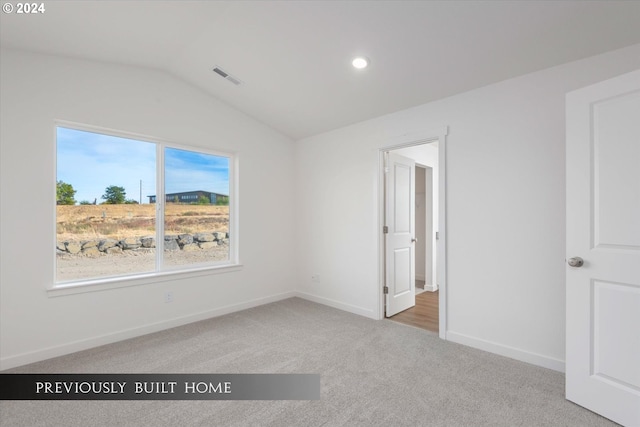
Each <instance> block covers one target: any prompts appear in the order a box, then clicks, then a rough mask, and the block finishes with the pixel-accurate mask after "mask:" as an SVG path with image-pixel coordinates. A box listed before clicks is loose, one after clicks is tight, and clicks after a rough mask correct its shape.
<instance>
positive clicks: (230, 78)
mask: <svg viewBox="0 0 640 427" xmlns="http://www.w3.org/2000/svg"><path fill="white" fill-rule="evenodd" d="M213 72H214V73H216V74H217V75H219V76H220V77H222V78H223V79H225V80H228V81H230V82H231V83H233V84H234V85H236V86H240V85H241V84H242V81H240V79H237V78H236V77H233V76H232V75H230V74H229V73H227V72H226V71H224V70H223V69H222V68H220V67H214V69H213Z"/></svg>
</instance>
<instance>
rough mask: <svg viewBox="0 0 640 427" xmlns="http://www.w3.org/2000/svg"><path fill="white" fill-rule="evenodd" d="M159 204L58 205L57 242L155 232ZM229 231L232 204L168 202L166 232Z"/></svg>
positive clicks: (114, 237)
mask: <svg viewBox="0 0 640 427" xmlns="http://www.w3.org/2000/svg"><path fill="white" fill-rule="evenodd" d="M155 209H156V205H151V204H143V205H80V206H64V205H60V206H56V232H57V240H58V241H66V240H74V241H78V240H90V239H96V238H100V239H101V238H111V239H123V238H126V237H140V236H148V235H153V234H154V233H155ZM213 231H223V232H228V231H229V207H228V206H212V205H182V204H173V203H167V205H166V210H165V234H183V233H199V232H213Z"/></svg>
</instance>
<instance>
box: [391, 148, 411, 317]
mask: <svg viewBox="0 0 640 427" xmlns="http://www.w3.org/2000/svg"><path fill="white" fill-rule="evenodd" d="M385 157H386V162H385V174H384V175H385V224H386V234H385V259H386V261H385V270H386V271H385V282H386V289H385V290H386V292H387V294H386V311H385V313H386V316H387V317H390V316H393V315H394V314H397V313H399V312H401V311H403V310H406V309H408V308H411V307H413V306H414V305H416V295H415V286H416V270H415V209H414V206H415V185H416V176H415V162H414V161H413V160H412V159H409V158H407V157H403V156H400V155H399V154H395V153H393V152H389V153H387V154H386V156H385Z"/></svg>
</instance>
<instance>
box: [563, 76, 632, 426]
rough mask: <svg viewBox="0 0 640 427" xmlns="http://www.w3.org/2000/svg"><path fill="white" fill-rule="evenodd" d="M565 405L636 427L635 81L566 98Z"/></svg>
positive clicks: (604, 85)
mask: <svg viewBox="0 0 640 427" xmlns="http://www.w3.org/2000/svg"><path fill="white" fill-rule="evenodd" d="M566 161H567V211H566V215H567V258H568V259H569V258H571V257H581V258H584V263H583V265H582V266H575V267H571V266H567V274H566V286H567V289H566V290H567V302H566V303H567V311H566V315H567V334H566V345H567V348H566V395H567V399H569V400H571V401H573V402H575V403H577V404H579V405H582V406H584V407H586V408H588V409H590V410H592V411H595V412H597V413H599V414H601V415H603V416H605V417H607V418H610V419H612V420H613V421H615V422H618V423H621V424H623V425H628V426H637V425H640V363H638V361H639V360H640V329H639V325H640V71H636V72H633V73H629V74H625V75H623V76H620V77H618V78H615V79H611V80H607V81H605V82H602V83H599V84H596V85H593V86H589V87H587V88H584V89H581V90H578V91H575V92H572V93H570V94H568V95H567V159H566Z"/></svg>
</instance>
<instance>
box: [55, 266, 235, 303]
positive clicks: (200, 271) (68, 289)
mask: <svg viewBox="0 0 640 427" xmlns="http://www.w3.org/2000/svg"><path fill="white" fill-rule="evenodd" d="M242 268H243V266H242V264H225V265H214V266H199V267H194V268H191V269H188V270H187V269H181V270H177V271H163V272H159V273H158V272H152V273H143V274H137V275H135V276H118V277H109V278H103V279H93V280H83V281H77V282H69V283H61V284H57V285H54V286H53V287H51V288H48V289H47V296H48V297H49V298H54V297H59V296H64V295H74V294H81V293H85V292H98V291H106V290H109V289H117V288H125V287H129V286H139V285H148V284H151V283H158V282H166V281H169V280H179V279H189V278H191V277H199V276H210V275H216V274H224V273H231V272H234V271H240V270H242Z"/></svg>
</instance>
